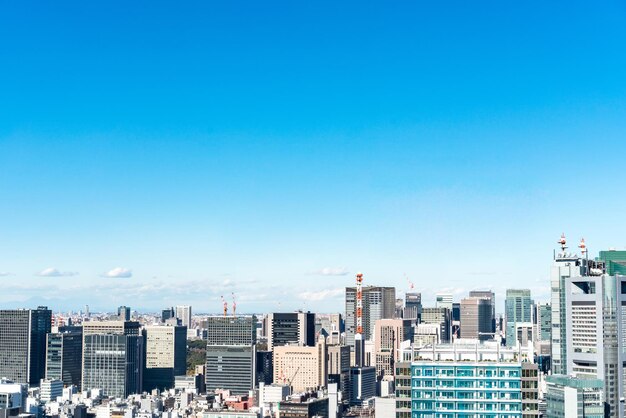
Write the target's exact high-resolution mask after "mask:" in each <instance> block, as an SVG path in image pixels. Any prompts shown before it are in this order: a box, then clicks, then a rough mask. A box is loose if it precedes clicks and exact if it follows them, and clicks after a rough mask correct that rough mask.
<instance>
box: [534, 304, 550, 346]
mask: <svg viewBox="0 0 626 418" xmlns="http://www.w3.org/2000/svg"><path fill="white" fill-rule="evenodd" d="M535 311H536V312H537V314H536V324H537V338H538V339H539V341H550V337H551V335H552V309H551V307H550V303H548V302H539V303H536V304H535Z"/></svg>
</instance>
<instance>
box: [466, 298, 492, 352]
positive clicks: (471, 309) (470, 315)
mask: <svg viewBox="0 0 626 418" xmlns="http://www.w3.org/2000/svg"><path fill="white" fill-rule="evenodd" d="M491 312H492V307H491V301H490V300H489V299H485V298H482V297H468V298H465V299H462V300H461V337H462V338H474V339H479V340H481V341H487V340H490V339H493V337H494V335H493V333H492V332H491V328H492V322H491Z"/></svg>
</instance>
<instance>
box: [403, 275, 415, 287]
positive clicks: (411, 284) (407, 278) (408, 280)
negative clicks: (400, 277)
mask: <svg viewBox="0 0 626 418" xmlns="http://www.w3.org/2000/svg"><path fill="white" fill-rule="evenodd" d="M404 278H405V279H406V281H407V283H408V284H409V290H413V289H414V288H415V286H414V285H413V282H412V281H411V280H410V279H409V276H407V275H406V273H404Z"/></svg>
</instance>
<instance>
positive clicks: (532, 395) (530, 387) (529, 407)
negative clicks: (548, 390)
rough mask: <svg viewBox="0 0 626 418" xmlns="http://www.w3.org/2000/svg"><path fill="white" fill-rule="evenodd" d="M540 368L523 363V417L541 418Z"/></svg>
mask: <svg viewBox="0 0 626 418" xmlns="http://www.w3.org/2000/svg"><path fill="white" fill-rule="evenodd" d="M539 415H540V414H539V367H537V365H536V364H534V363H530V362H523V363H522V417H523V418H538V417H539Z"/></svg>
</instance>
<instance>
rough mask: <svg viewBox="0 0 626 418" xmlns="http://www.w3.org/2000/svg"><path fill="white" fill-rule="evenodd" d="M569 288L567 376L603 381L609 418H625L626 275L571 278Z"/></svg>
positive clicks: (567, 291) (568, 283)
mask: <svg viewBox="0 0 626 418" xmlns="http://www.w3.org/2000/svg"><path fill="white" fill-rule="evenodd" d="M565 289H566V299H565V300H566V309H565V312H566V318H567V322H566V324H567V325H566V326H567V374H568V375H570V376H574V377H578V378H583V379H593V378H597V379H600V380H602V381H603V382H604V396H605V401H606V403H607V404H608V406H609V417H611V418H617V417H619V418H623V417H624V408H623V404H622V403H621V402H620V400H623V399H624V397H625V396H626V387H625V386H624V380H623V377H624V375H625V373H626V367H624V357H623V356H624V349H625V344H624V343H625V342H626V329H623V326H624V324H626V276H619V275H618V276H609V275H607V274H599V275H588V276H585V277H570V278H567V279H566V280H565Z"/></svg>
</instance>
